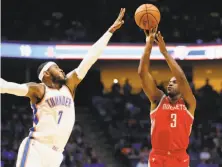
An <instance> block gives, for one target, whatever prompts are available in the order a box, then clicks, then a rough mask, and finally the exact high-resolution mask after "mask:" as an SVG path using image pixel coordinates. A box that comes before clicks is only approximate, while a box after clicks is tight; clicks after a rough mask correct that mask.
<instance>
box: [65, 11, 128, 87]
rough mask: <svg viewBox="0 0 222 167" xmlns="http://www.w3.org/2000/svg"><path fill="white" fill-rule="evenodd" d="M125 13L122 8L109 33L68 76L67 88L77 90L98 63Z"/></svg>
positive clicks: (120, 24) (95, 44)
mask: <svg viewBox="0 0 222 167" xmlns="http://www.w3.org/2000/svg"><path fill="white" fill-rule="evenodd" d="M124 13H125V8H121V10H120V13H119V16H118V18H117V19H116V21H115V22H114V23H113V25H112V26H111V27H110V28H109V29H108V30H107V32H106V33H105V34H104V35H103V36H102V37H101V38H100V39H99V40H98V41H97V42H96V43H94V44H93V45H92V47H91V48H90V49H89V51H88V53H87V55H86V56H85V57H84V58H83V60H82V62H81V63H80V65H79V66H78V67H77V68H76V69H75V70H73V71H71V72H70V73H68V74H67V86H68V87H69V88H70V89H71V90H73V91H74V90H75V88H76V86H77V85H78V84H79V83H80V82H81V80H82V79H83V78H84V77H85V75H86V74H87V72H88V70H89V69H90V68H91V66H92V65H93V64H94V63H95V62H96V61H97V59H98V58H99V56H100V55H101V54H102V52H103V50H104V49H105V47H106V46H107V44H108V42H109V40H110V38H111V37H112V35H113V33H114V32H115V31H116V30H117V29H119V28H120V27H121V26H122V25H123V23H124V21H123V16H124Z"/></svg>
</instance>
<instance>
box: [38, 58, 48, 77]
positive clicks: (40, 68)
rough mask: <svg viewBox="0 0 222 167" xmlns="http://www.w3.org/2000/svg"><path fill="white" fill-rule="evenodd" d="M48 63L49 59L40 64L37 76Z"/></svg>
mask: <svg viewBox="0 0 222 167" xmlns="http://www.w3.org/2000/svg"><path fill="white" fill-rule="evenodd" d="M47 63H48V61H47V62H45V63H42V64H40V65H39V67H38V69H37V76H39V74H40V72H41V71H42V69H43V67H44V66H45V65H46V64H47Z"/></svg>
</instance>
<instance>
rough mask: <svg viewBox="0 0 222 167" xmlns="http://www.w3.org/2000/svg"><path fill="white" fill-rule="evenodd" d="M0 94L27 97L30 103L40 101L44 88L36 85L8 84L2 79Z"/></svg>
mask: <svg viewBox="0 0 222 167" xmlns="http://www.w3.org/2000/svg"><path fill="white" fill-rule="evenodd" d="M0 82H1V83H0V88H1V89H0V93H1V94H5V93H7V94H11V95H16V96H25V97H29V98H30V99H31V101H32V102H34V103H35V102H36V101H38V99H39V100H41V99H42V97H43V95H44V89H45V88H44V86H43V85H41V84H37V83H33V82H31V83H25V84H18V83H14V82H8V81H6V80H4V79H2V78H1V79H0Z"/></svg>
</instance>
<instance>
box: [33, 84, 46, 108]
mask: <svg viewBox="0 0 222 167" xmlns="http://www.w3.org/2000/svg"><path fill="white" fill-rule="evenodd" d="M42 85H43V86H44V94H43V96H42V98H41V99H40V100H39V102H38V103H36V104H35V105H36V106H38V105H40V104H41V103H42V102H43V100H44V99H45V94H46V86H45V84H42Z"/></svg>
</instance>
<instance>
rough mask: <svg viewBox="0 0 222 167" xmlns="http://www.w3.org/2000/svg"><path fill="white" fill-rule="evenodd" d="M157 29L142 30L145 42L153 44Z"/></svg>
mask: <svg viewBox="0 0 222 167" xmlns="http://www.w3.org/2000/svg"><path fill="white" fill-rule="evenodd" d="M157 28H158V27H154V28H152V29H150V30H144V33H145V34H146V42H153V41H154V39H155V35H156V32H157Z"/></svg>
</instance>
